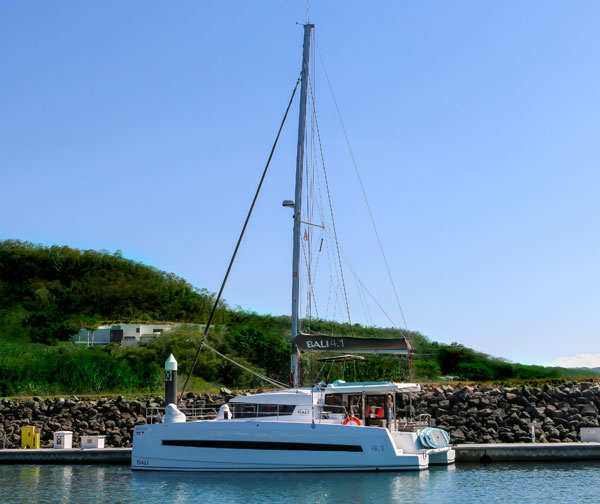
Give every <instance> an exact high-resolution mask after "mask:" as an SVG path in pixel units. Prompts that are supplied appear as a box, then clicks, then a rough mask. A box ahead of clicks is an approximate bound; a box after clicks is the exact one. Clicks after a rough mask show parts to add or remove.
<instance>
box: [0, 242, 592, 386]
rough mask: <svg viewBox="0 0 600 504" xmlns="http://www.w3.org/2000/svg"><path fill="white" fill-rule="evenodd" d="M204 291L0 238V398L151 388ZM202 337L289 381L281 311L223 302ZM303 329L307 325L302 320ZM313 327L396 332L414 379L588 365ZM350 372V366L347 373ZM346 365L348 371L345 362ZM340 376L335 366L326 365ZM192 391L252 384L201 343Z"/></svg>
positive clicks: (205, 303) (317, 323)
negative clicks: (85, 336)
mask: <svg viewBox="0 0 600 504" xmlns="http://www.w3.org/2000/svg"><path fill="white" fill-rule="evenodd" d="M213 302H214V295H212V294H211V293H209V292H208V291H206V290H204V289H201V290H199V289H196V288H194V287H193V286H192V285H190V284H189V283H187V282H186V281H185V280H183V279H181V278H178V277H177V276H175V275H173V274H170V273H165V272H162V271H159V270H156V269H155V268H152V267H149V266H146V265H143V264H140V263H137V262H134V261H131V260H128V259H124V258H123V257H121V255H120V254H119V253H115V254H110V253H108V252H96V251H92V250H86V251H81V250H75V249H71V248H69V247H57V246H53V247H45V246H41V245H34V244H31V243H22V242H18V241H12V240H11V241H4V242H0V395H8V394H10V395H12V394H18V393H25V394H44V393H57V394H58V393H82V392H97V393H99V392H110V391H134V390H136V391H152V390H160V387H161V373H162V365H163V363H164V361H165V359H166V358H167V357H168V355H169V353H171V352H172V353H173V354H174V355H175V356H176V358H177V359H178V361H179V369H180V374H184V375H185V374H186V373H188V372H189V370H190V366H191V361H192V359H193V355H194V352H195V349H196V347H197V343H198V341H199V338H200V333H199V332H198V331H197V329H198V327H197V325H194V324H199V323H203V322H206V319H207V318H208V314H209V312H210V309H211V307H212V303H213ZM162 321H169V322H182V323H189V324H188V325H186V326H183V327H182V328H181V329H179V330H178V331H176V332H174V333H172V334H169V335H168V336H165V337H162V338H160V339H158V340H156V341H155V342H153V343H151V344H149V345H147V346H144V347H140V348H120V347H116V346H114V345H109V346H108V347H105V348H93V349H88V348H85V347H75V346H74V345H73V344H72V343H71V342H70V337H71V335H72V334H74V333H76V332H77V331H78V330H79V329H80V328H82V327H85V328H94V327H97V326H98V325H99V324H101V323H111V322H162ZM216 323H217V327H216V328H215V329H213V332H212V334H211V335H210V342H211V344H212V346H214V347H216V348H217V350H219V351H220V352H222V353H224V354H226V355H228V356H230V357H232V358H235V359H236V360H238V361H240V362H242V363H244V364H245V365H247V366H250V367H252V368H255V369H256V370H257V371H260V372H262V373H267V374H268V375H270V376H272V377H274V378H277V379H279V380H282V381H287V375H288V371H289V355H290V350H291V348H290V343H289V327H290V319H289V317H287V316H272V315H258V314H256V313H249V312H244V311H239V310H233V309H231V308H229V307H227V306H226V305H225V304H223V305H222V306H221V307H220V309H219V311H218V313H217V317H216ZM305 326H306V323H305ZM310 327H311V330H312V331H313V332H318V333H323V334H340V335H349V334H353V335H354V336H363V337H382V338H389V337H394V336H406V337H407V338H409V339H410V340H411V342H412V345H413V347H414V348H415V350H416V353H415V355H414V359H413V370H414V373H415V377H416V378H421V379H436V378H438V377H439V376H440V375H452V376H457V377H460V378H462V379H468V380H482V381H489V380H507V379H532V378H560V377H567V376H597V375H599V374H600V373H598V372H597V371H593V370H566V369H562V368H543V367H540V366H524V365H520V364H513V363H509V362H506V361H504V360H502V359H497V358H492V357H490V356H488V355H485V354H482V353H479V352H476V351H474V350H472V349H469V348H465V347H463V346H462V345H459V344H456V343H453V344H452V345H443V344H439V343H436V342H433V341H431V340H429V339H428V338H426V337H425V336H423V335H421V334H419V333H417V332H409V331H402V330H398V329H385V328H374V327H363V326H361V325H360V324H354V325H352V326H350V325H348V324H340V323H336V322H330V321H323V320H312V321H311V322H310ZM302 365H303V374H304V379H305V382H306V383H310V381H311V380H312V379H314V378H315V376H316V373H317V371H318V369H319V368H320V367H321V363H319V362H317V357H315V356H309V357H305V358H303V360H302ZM346 371H348V370H346ZM352 371H354V368H352ZM328 372H329V379H335V378H340V377H342V374H343V373H344V369H343V366H342V365H335V366H333V368H332V369H330V370H328ZM344 376H345V377H346V378H347V379H348V378H352V377H357V378H361V379H369V380H377V379H393V380H400V379H406V378H408V363H407V361H406V360H405V359H404V360H400V361H399V360H398V359H397V358H395V357H391V356H370V357H367V359H366V361H365V363H363V364H361V365H360V366H359V369H358V374H349V373H346V375H344ZM192 383H193V385H194V386H195V387H196V388H201V387H207V386H209V385H211V384H212V386H215V384H216V385H217V386H218V384H224V385H227V386H233V387H249V386H260V385H261V383H259V382H256V380H255V379H254V378H253V377H252V375H250V374H249V373H246V372H243V371H241V370H240V369H239V368H237V367H235V366H233V365H232V364H230V363H228V362H226V361H224V360H222V359H220V358H218V357H216V356H215V355H214V354H213V353H211V352H209V351H203V352H202V354H201V356H200V362H199V364H198V366H197V367H196V368H195V370H194V377H193V381H192Z"/></svg>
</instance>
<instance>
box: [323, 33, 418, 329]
mask: <svg viewBox="0 0 600 504" xmlns="http://www.w3.org/2000/svg"><path fill="white" fill-rule="evenodd" d="M315 45H316V46H317V51H318V53H319V59H320V60H321V65H322V66H323V71H324V73H325V78H326V80H327V85H328V86H329V91H330V93H331V98H332V99H333V103H334V105H335V110H336V112H337V115H338V118H339V120H340V125H341V126H342V131H343V132H344V137H345V138H346V144H347V145H348V150H349V151H350V157H351V158H352V164H353V165H354V170H355V172H356V176H357V178H358V182H359V184H360V189H361V191H362V195H363V198H364V200H365V203H366V205H367V210H368V212H369V217H370V218H371V224H372V225H373V230H374V231H375V236H376V237H377V242H378V244H379V250H381V255H382V256H383V262H384V263H385V267H386V269H387V273H388V277H389V279H390V283H391V284H392V289H393V291H394V296H395V297H396V303H397V304H398V309H399V310H400V315H402V321H403V322H404V327H405V329H408V325H407V324H406V318H405V317H404V310H402V306H401V304H400V298H399V297H398V291H397V290H396V285H395V283H394V279H393V277H392V272H391V270H390V266H389V264H388V260H387V257H386V255H385V252H384V250H383V244H382V243H381V238H380V236H379V231H378V229H377V226H376V224H375V219H374V217H373V212H372V211H371V205H369V200H368V198H367V193H366V191H365V188H364V185H363V182H362V178H361V176H360V172H359V170H358V164H357V162H356V158H355V157H354V152H353V151H352V146H351V145H350V138H349V137H348V133H347V131H346V126H345V125H344V121H343V120H342V114H341V113H340V108H339V106H338V103H337V100H336V99H335V94H334V92H333V86H332V85H331V81H330V80H329V74H328V73H327V68H326V67H325V61H324V60H323V55H322V54H321V48H320V47H319V43H318V42H317V40H316V36H315Z"/></svg>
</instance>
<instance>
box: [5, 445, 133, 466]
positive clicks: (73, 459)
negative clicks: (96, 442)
mask: <svg viewBox="0 0 600 504" xmlns="http://www.w3.org/2000/svg"><path fill="white" fill-rule="evenodd" d="M0 464H67V465H70V464H121V465H130V464H131V448H87V449H85V450H82V449H81V448H79V449H78V448H74V449H55V448H41V449H39V450H35V449H34V450H23V449H20V450H0Z"/></svg>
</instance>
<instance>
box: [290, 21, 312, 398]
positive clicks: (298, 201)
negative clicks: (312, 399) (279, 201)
mask: <svg viewBox="0 0 600 504" xmlns="http://www.w3.org/2000/svg"><path fill="white" fill-rule="evenodd" d="M314 27H315V25H313V24H309V23H307V24H305V25H304V50H303V51H302V79H301V87H300V118H299V120H298V150H297V154H296V193H295V199H294V252H293V257H292V341H293V340H294V338H295V337H296V336H298V310H299V304H300V278H299V270H300V215H301V211H302V168H303V165H304V138H305V136H306V97H307V94H308V58H309V55H310V36H311V34H312V30H313V28H314ZM291 365H292V373H291V374H292V386H293V387H298V385H299V383H298V380H299V373H298V350H297V349H295V348H292V363H291Z"/></svg>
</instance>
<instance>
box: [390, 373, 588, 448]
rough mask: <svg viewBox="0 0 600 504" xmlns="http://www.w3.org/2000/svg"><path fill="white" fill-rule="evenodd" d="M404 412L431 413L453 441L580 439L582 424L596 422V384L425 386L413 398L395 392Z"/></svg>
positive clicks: (551, 440) (554, 440)
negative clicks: (532, 434) (533, 434)
mask: <svg viewBox="0 0 600 504" xmlns="http://www.w3.org/2000/svg"><path fill="white" fill-rule="evenodd" d="M398 399H399V400H398V403H399V404H398V405H399V406H400V407H401V408H402V409H403V413H405V414H407V413H413V414H417V415H419V414H430V415H431V417H432V420H433V423H434V424H435V425H436V426H437V427H441V428H443V429H446V430H448V431H449V432H450V435H451V439H452V443H454V444H460V443H512V442H528V441H531V426H532V425H533V426H534V427H535V433H536V441H538V442H560V441H563V442H564V441H578V440H579V429H580V428H581V427H598V410H599V409H600V385H599V384H598V383H597V382H579V383H575V382H558V383H555V384H544V385H542V386H532V385H526V386H522V387H506V386H482V385H475V386H469V385H462V386H456V387H451V386H447V385H446V386H444V385H442V386H426V387H423V391H422V392H421V393H420V394H418V395H415V397H413V399H412V401H411V399H410V397H409V396H408V395H406V394H402V395H401V397H399V398H398Z"/></svg>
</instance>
